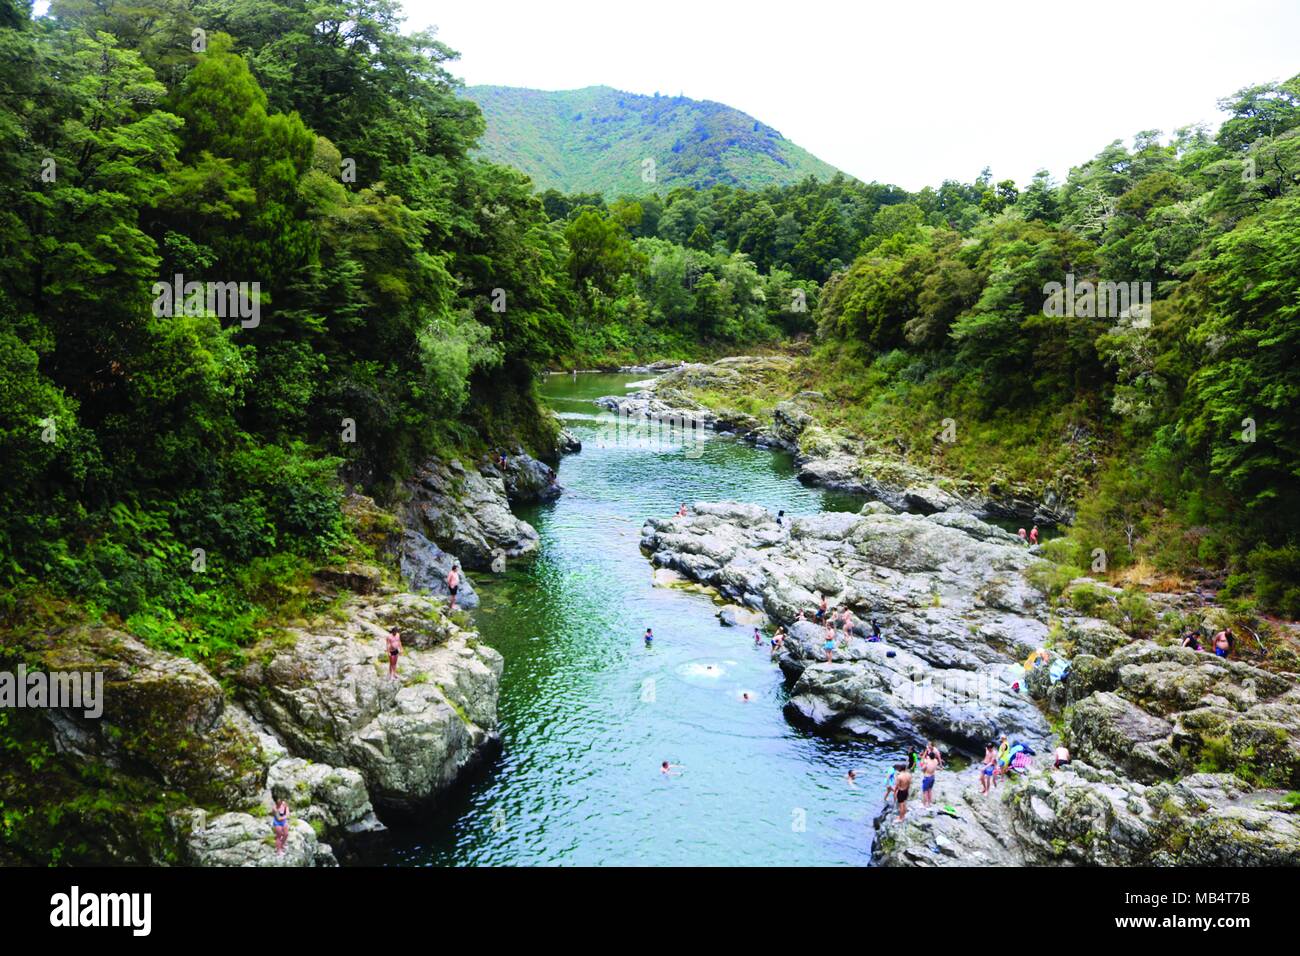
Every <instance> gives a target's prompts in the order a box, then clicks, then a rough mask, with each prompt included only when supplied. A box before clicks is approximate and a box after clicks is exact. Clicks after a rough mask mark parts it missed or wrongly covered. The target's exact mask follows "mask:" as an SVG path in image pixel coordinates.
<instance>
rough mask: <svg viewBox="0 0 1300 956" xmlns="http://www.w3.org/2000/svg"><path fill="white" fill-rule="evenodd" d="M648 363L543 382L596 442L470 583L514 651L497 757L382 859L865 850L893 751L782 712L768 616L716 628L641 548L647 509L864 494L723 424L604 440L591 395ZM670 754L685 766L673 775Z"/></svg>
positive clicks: (815, 505)
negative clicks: (667, 773)
mask: <svg viewBox="0 0 1300 956" xmlns="http://www.w3.org/2000/svg"><path fill="white" fill-rule="evenodd" d="M639 377H640V378H644V376H639ZM637 378H638V376H629V375H605V374H599V375H597V374H585V375H579V376H576V377H569V376H551V377H550V378H548V379H547V380H546V382H545V384H544V386H543V394H544V396H545V398H546V400H547V402H549V403H550V405H551V407H552V408H554V409H555V410H556V411H557V412H559V413H560V415H561V416H562V417H563V418H564V419H565V420H566V424H567V426H568V427H569V428H570V430H572V431H573V432H574V434H576V435H577V436H578V437H579V438H580V439H581V440H582V442H583V449H582V452H581V453H580V454H577V455H570V456H568V457H566V458H565V459H564V461H563V462H562V464H561V465H560V468H559V475H560V483H561V484H562V485H563V486H564V488H565V492H564V494H563V495H562V496H561V497H560V499H559V500H558V501H556V502H554V503H552V504H547V505H543V506H539V507H535V508H527V509H522V510H521V511H520V516H521V517H523V518H524V519H525V520H527V521H529V522H530V523H532V524H533V525H534V526H535V527H536V528H537V531H538V533H539V534H540V536H541V548H540V551H539V553H538V556H537V557H536V558H534V559H531V560H528V561H520V562H516V563H515V564H513V565H512V566H511V567H509V568H508V569H507V571H506V573H505V574H504V575H501V576H499V577H498V578H495V579H493V578H492V577H491V576H490V575H487V574H482V575H479V576H477V577H476V578H475V584H476V585H478V586H479V588H480V594H481V598H482V601H483V604H482V607H481V608H480V609H479V610H478V611H477V612H475V624H476V626H477V628H478V630H479V631H480V633H481V635H482V637H483V639H484V640H485V641H487V642H488V643H489V644H490V645H491V646H493V647H495V648H496V649H497V650H499V651H500V652H501V653H502V655H503V656H504V657H505V671H504V674H503V677H502V682H501V701H500V723H501V736H502V748H501V751H500V753H499V754H498V755H496V756H495V757H494V758H493V759H491V760H490V761H488V763H487V765H486V766H484V767H482V768H481V769H480V770H479V771H478V772H476V773H475V774H474V775H473V777H472V779H471V780H470V781H469V782H468V783H467V784H465V785H463V786H461V787H459V788H458V789H457V791H456V792H454V793H453V794H452V795H451V796H450V797H449V798H448V799H446V800H444V801H443V802H442V804H441V806H440V808H439V810H438V811H437V812H435V813H434V814H433V815H432V816H431V817H430V818H429V819H427V820H425V821H423V822H422V824H421V825H420V826H419V827H418V828H415V829H403V830H401V831H395V832H394V833H393V834H392V839H391V840H390V845H389V848H388V850H387V851H386V853H385V862H388V863H392V864H400V865H436V866H449V865H450V866H464V865H536V864H543V865H645V866H656V865H744V866H753V865H854V864H856V865H861V864H865V863H866V862H867V861H868V858H869V856H870V850H871V841H872V833H873V831H872V826H871V820H872V817H873V816H874V815H875V813H876V812H877V811H878V810H879V808H880V806H881V798H882V794H883V791H884V786H885V775H886V764H887V763H888V762H889V760H888V758H890V757H891V756H892V755H890V754H886V753H882V752H881V751H879V750H877V749H874V748H872V747H871V746H870V745H868V744H864V743H862V742H859V741H852V740H832V739H828V738H826V737H821V736H817V735H815V734H812V733H808V732H805V731H804V730H801V729H799V728H796V727H794V726H792V725H791V724H790V723H789V722H787V720H786V719H785V717H784V716H783V714H782V705H783V704H784V703H785V701H786V698H787V690H786V688H785V686H784V683H783V681H782V677H781V672H780V670H779V669H778V668H777V666H776V665H775V664H774V663H773V662H772V661H771V660H770V659H769V656H768V647H767V646H766V644H764V646H762V647H755V646H754V643H753V637H752V629H743V628H734V627H722V626H720V624H719V622H718V620H717V617H716V612H717V609H718V608H717V605H715V604H714V603H713V601H712V600H711V599H710V598H709V597H708V596H707V595H704V594H700V593H692V592H689V591H685V590H679V589H676V588H663V587H654V586H652V583H651V566H650V563H649V562H648V561H647V560H646V558H645V556H644V555H642V554H641V552H640V549H639V547H638V542H639V539H640V528H641V525H642V522H643V521H644V519H645V518H646V517H647V516H650V515H669V514H672V513H673V512H674V511H676V510H677V507H678V505H679V504H680V503H681V502H682V501H688V502H694V501H723V500H738V501H749V502H755V503H758V504H761V505H764V506H766V507H768V508H772V509H777V508H784V509H785V510H786V512H787V513H790V514H799V513H805V514H806V513H811V512H816V511H819V510H841V511H842V510H847V509H853V510H856V509H857V508H858V507H859V506H860V504H861V501H860V500H857V499H854V498H851V497H848V496H844V495H839V494H836V493H832V492H827V491H822V490H818V489H813V488H808V487H805V486H803V485H801V484H800V483H799V482H798V481H797V480H796V477H795V469H794V467H793V463H792V462H791V460H790V458H789V456H788V455H784V454H782V453H775V452H771V451H766V450H762V449H757V448H754V447H752V446H750V445H748V444H745V443H744V442H741V441H736V440H733V439H730V438H727V437H725V436H712V435H710V436H709V437H708V438H707V440H705V441H704V442H703V443H702V444H700V445H698V446H697V447H694V448H693V450H692V451H691V453H687V451H686V449H684V448H683V447H682V445H681V444H680V443H677V444H674V443H673V442H671V441H661V440H646V441H641V442H637V441H631V440H622V441H610V440H608V434H607V432H606V431H605V430H603V429H602V428H601V427H600V423H599V422H598V420H597V417H596V416H597V413H598V411H599V410H598V409H597V408H596V407H595V406H594V405H593V403H592V400H593V399H595V398H597V397H599V396H601V395H609V394H621V393H623V392H625V391H626V389H627V386H628V385H629V384H630V383H632V382H634V381H636V380H637ZM647 627H653V628H654V633H655V635H656V640H655V642H654V645H653V647H652V648H649V649H647V648H646V647H645V645H644V643H643V641H642V634H643V633H644V631H645V629H646V628H647ZM710 666H711V667H712V669H711V670H710ZM745 692H748V693H749V696H750V700H749V701H748V702H746V701H744V700H743V698H742V695H743V693H745ZM664 760H670V761H672V762H673V763H675V764H681V765H682V766H683V768H684V770H683V771H682V773H681V775H680V776H676V777H672V778H665V777H664V776H663V775H662V774H661V773H660V771H659V766H660V763H661V762H662V761H664ZM850 768H855V769H856V770H857V771H858V774H859V780H858V786H857V787H856V788H855V787H850V786H849V785H848V784H847V782H846V774H847V772H848V770H849V769H850Z"/></svg>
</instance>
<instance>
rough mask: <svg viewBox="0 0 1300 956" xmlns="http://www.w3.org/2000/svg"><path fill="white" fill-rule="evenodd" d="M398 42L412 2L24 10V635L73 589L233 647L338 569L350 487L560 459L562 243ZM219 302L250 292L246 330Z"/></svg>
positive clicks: (19, 527)
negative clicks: (440, 464) (305, 572)
mask: <svg viewBox="0 0 1300 956" xmlns="http://www.w3.org/2000/svg"><path fill="white" fill-rule="evenodd" d="M399 22H400V21H399V14H398V8H397V5H396V4H395V3H392V2H389V0H361V2H347V3H338V4H333V5H330V4H326V5H321V4H308V3H305V2H298V0H283V2H277V3H266V2H248V0H214V2H198V3H190V2H188V0H158V2H153V3H146V4H133V5H125V4H118V3H91V2H83V0H67V2H64V0H56V2H54V3H53V4H52V5H51V8H50V11H49V15H48V16H47V17H44V18H40V19H37V20H32V19H30V10H29V7H28V5H27V4H25V3H22V2H20V0H4V5H3V18H2V20H0V49H2V50H3V55H2V56H0V62H2V63H3V65H2V66H0V70H2V71H3V75H2V76H0V86H3V87H4V89H5V97H4V100H3V102H2V104H0V168H2V169H3V177H2V178H3V183H0V191H2V192H3V196H2V199H0V207H2V208H3V213H0V357H2V358H0V460H2V461H3V463H4V481H3V483H2V488H0V516H2V517H0V584H2V585H3V587H4V589H5V591H4V595H5V597H4V600H3V603H2V604H0V611H7V612H9V613H10V614H11V615H13V618H12V619H11V622H12V621H18V620H22V621H24V622H27V621H30V620H31V618H30V615H29V614H24V613H23V612H22V610H21V609H22V608H23V607H24V606H25V602H30V601H31V600H34V599H40V598H43V597H52V596H60V597H63V598H74V599H76V600H77V601H78V602H81V603H82V604H84V605H85V606H87V607H88V608H90V609H91V610H92V611H95V612H98V613H109V614H112V615H115V616H117V617H119V618H121V619H124V620H125V621H126V622H127V626H128V627H129V628H130V629H131V630H133V631H135V632H136V633H138V634H142V635H146V636H148V637H150V638H151V639H153V640H155V641H156V642H159V643H162V644H165V645H167V646H171V647H174V648H175V649H178V650H184V651H186V652H187V653H195V654H199V655H206V654H209V653H212V652H214V651H216V650H220V649H223V648H230V647H233V646H235V645H238V644H240V643H242V642H244V641H246V640H248V639H249V638H251V636H252V635H253V633H254V632H255V631H256V628H257V625H258V621H259V620H260V619H261V617H262V615H263V613H264V611H265V609H266V607H268V606H271V605H274V604H275V602H276V601H277V600H278V599H279V598H280V597H282V596H283V594H284V593H289V592H286V591H285V590H284V589H286V588H291V587H292V585H293V582H294V581H295V579H296V575H298V574H299V573H300V571H301V569H302V568H303V567H304V566H305V565H304V562H306V561H307V560H308V559H310V558H318V557H319V556H320V555H322V554H325V553H328V552H329V551H331V549H333V548H335V547H336V546H338V544H339V537H340V535H341V534H342V529H341V524H340V514H339V498H340V494H341V491H342V487H343V486H342V484H341V481H340V479H342V480H343V481H348V482H355V483H356V484H357V485H358V486H359V487H360V488H362V489H363V490H366V491H369V492H372V493H376V494H378V495H380V496H383V495H385V494H387V493H388V492H389V491H390V490H391V488H392V487H393V486H394V484H395V482H397V481H398V480H400V479H402V478H404V477H406V476H408V475H409V474H410V470H411V468H412V467H413V465H414V463H415V462H416V461H418V460H419V459H420V457H421V456H422V455H425V454H427V453H428V452H429V451H431V450H433V449H436V448H453V449H454V448H461V447H468V448H473V447H482V446H483V445H484V444H485V443H486V442H488V441H491V440H493V439H498V440H505V439H507V438H509V439H513V438H515V437H518V438H522V439H523V440H524V441H526V442H528V443H530V444H532V445H534V446H537V445H543V444H544V443H545V441H546V440H547V439H548V436H549V435H550V433H551V432H552V431H553V425H552V424H551V423H550V421H549V419H546V418H544V417H542V416H541V415H540V414H539V412H538V409H537V405H536V402H535V399H534V397H533V377H534V375H535V373H536V371H537V369H539V368H540V367H542V366H543V365H545V364H547V363H549V362H551V361H553V360H554V359H555V357H556V356H557V355H559V354H562V353H563V352H565V351H566V350H568V349H569V348H570V347H571V343H572V336H571V327H570V324H569V319H568V316H569V315H570V314H571V312H572V305H571V301H570V299H571V294H570V286H569V283H568V281H567V271H566V268H565V265H566V246H565V240H564V237H563V234H562V231H561V229H560V228H559V227H557V226H554V225H552V224H551V223H550V222H549V221H548V218H547V216H546V215H545V212H544V210H543V207H542V204H541V203H540V201H539V200H538V199H536V198H535V197H534V195H533V190H532V187H531V185H530V184H529V182H528V180H527V179H526V178H525V177H524V176H522V175H521V174H520V173H518V172H515V171H514V170H510V169H507V168H504V167H501V166H496V165H493V164H491V163H487V162H483V161H481V160H478V159H474V158H472V157H471V156H470V153H471V150H472V149H473V147H474V145H475V143H476V142H477V139H478V137H479V135H480V134H481V133H482V129H483V124H482V120H481V118H480V116H479V114H478V111H477V109H476V108H475V107H474V105H473V104H472V103H469V102H467V101H465V100H463V99H460V98H459V97H458V96H457V95H456V91H455V84H454V81H453V80H452V77H451V76H450V74H448V73H447V72H446V69H445V64H446V62H447V61H448V60H449V59H450V58H451V57H452V53H451V52H450V51H449V50H448V49H447V48H446V47H445V46H443V45H442V44H441V43H439V42H437V41H436V40H434V39H433V38H432V36H430V35H424V34H415V35H403V34H402V33H401V32H400V31H399ZM191 282H193V283H198V284H199V285H196V286H195V287H194V289H193V292H192V291H191V289H190V288H188V287H187V284H188V283H191ZM158 283H160V284H161V286H160V287H156V286H155V284H158ZM208 283H244V284H245V285H244V287H243V292H244V294H243V295H241V296H240V297H239V301H238V303H237V305H238V308H235V305H236V303H235V302H234V301H233V300H232V301H231V302H229V303H227V302H225V300H224V299H223V297H222V294H220V293H219V294H218V296H217V297H216V303H215V305H216V306H217V308H215V309H214V301H213V296H212V294H211V287H210V286H209V285H208ZM171 287H176V288H177V289H178V290H179V291H180V292H181V293H182V294H181V295H178V296H176V297H175V301H174V302H172V301H170V300H171V298H172V297H171V295H170V293H169V294H168V296H167V300H168V301H162V296H161V292H160V288H161V290H162V291H168V290H169V289H170V288H171ZM495 290H507V291H506V293H505V295H506V296H507V298H505V299H504V300H502V298H501V296H500V295H498V296H497V298H496V301H497V303H498V307H497V308H494V307H493V295H494V291H495ZM222 305H228V306H230V307H228V308H225V309H223V308H221V306H222ZM195 569H197V570H198V571H201V572H202V573H197V572H196V570H195Z"/></svg>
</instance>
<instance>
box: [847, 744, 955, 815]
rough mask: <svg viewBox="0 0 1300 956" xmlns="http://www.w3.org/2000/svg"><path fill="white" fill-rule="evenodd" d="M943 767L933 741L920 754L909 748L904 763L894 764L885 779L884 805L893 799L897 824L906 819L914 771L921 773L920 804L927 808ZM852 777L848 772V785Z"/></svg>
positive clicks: (941, 755)
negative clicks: (896, 811) (896, 813)
mask: <svg viewBox="0 0 1300 956" xmlns="http://www.w3.org/2000/svg"><path fill="white" fill-rule="evenodd" d="M943 765H944V760H943V754H942V753H941V752H940V751H939V748H938V746H936V745H935V742H934V741H933V740H930V741H927V742H926V745H925V749H924V750H922V751H921V752H920V753H918V752H917V751H916V748H915V747H913V748H911V749H910V750H909V751H908V753H907V761H906V762H905V763H896V764H894V766H893V769H892V770H890V771H889V776H888V777H887V778H886V779H885V804H886V806H888V804H889V798H890V797H893V798H894V805H895V806H896V807H897V808H898V822H899V823H902V822H903V821H904V820H906V819H907V802H908V800H909V799H911V796H912V781H913V775H914V774H915V773H916V771H917V770H920V773H921V804H922V806H927V807H928V806H931V805H932V804H933V803H934V783H935V780H936V779H937V777H938V774H939V770H940V768H942V767H943ZM854 777H855V774H854V773H853V771H849V782H850V783H852V782H853V780H854Z"/></svg>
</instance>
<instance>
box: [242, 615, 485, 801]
mask: <svg viewBox="0 0 1300 956" xmlns="http://www.w3.org/2000/svg"><path fill="white" fill-rule="evenodd" d="M391 597H392V599H389V600H384V599H382V598H381V599H376V600H372V601H364V600H362V599H357V600H355V601H354V602H353V603H352V604H350V605H349V606H347V607H345V608H344V619H343V620H342V621H341V622H339V621H332V622H329V623H328V624H322V625H320V626H319V627H317V628H313V629H302V628H295V629H292V630H290V631H289V632H288V633H287V634H285V635H283V636H281V637H277V638H275V639H272V640H269V641H266V642H263V644H261V645H259V646H258V647H257V648H255V650H254V652H253V653H252V654H251V655H250V657H251V658H252V660H251V661H250V663H249V664H248V665H247V666H246V667H245V668H244V669H243V670H241V671H240V672H239V674H238V678H237V679H238V681H239V684H240V686H241V688H242V689H243V692H242V693H241V695H240V696H241V699H242V700H243V702H244V703H245V705H246V706H247V707H248V709H249V710H250V712H251V713H252V714H253V715H254V716H255V717H256V718H257V719H258V720H259V721H261V722H262V723H263V724H264V725H265V726H267V727H270V728H272V729H273V730H274V732H275V734H276V736H277V737H278V738H279V739H280V740H282V741H284V742H285V744H286V745H287V747H288V748H289V749H290V750H291V751H292V752H293V753H295V754H299V755H303V756H306V757H309V758H310V759H312V760H315V761H321V762H324V763H326V764H330V765H332V766H340V767H354V768H356V769H357V770H358V771H359V772H360V773H361V775H362V777H363V778H364V779H365V782H366V785H367V789H368V791H369V793H370V797H371V799H372V800H373V801H374V802H375V803H376V805H378V806H379V807H380V808H381V809H382V808H384V807H387V808H391V809H395V810H403V811H409V810H414V809H416V808H417V807H419V806H421V805H423V804H426V803H428V802H430V801H431V800H433V799H434V798H436V797H437V796H438V795H439V794H441V793H442V792H443V791H444V790H445V789H446V788H447V787H449V786H450V785H451V784H452V782H453V781H454V780H455V779H456V777H457V775H458V774H459V773H460V772H461V770H462V769H463V768H464V767H465V766H466V765H467V764H469V763H470V762H471V761H472V760H474V759H475V757H476V756H477V755H478V754H479V753H480V752H481V751H482V750H483V749H484V748H485V747H487V746H489V745H491V744H493V743H494V742H495V741H496V739H497V729H496V703H497V687H498V683H499V680H500V676H501V666H502V659H501V655H500V654H498V653H497V652H496V651H494V650H492V649H491V648H489V647H486V646H484V645H482V644H479V643H478V641H477V640H475V639H474V638H473V636H472V635H470V634H469V633H466V632H462V631H460V630H459V629H457V628H456V627H455V625H453V624H450V623H448V622H445V621H442V620H441V617H440V614H439V613H438V608H437V606H436V605H434V604H433V603H432V602H431V601H430V600H429V599H426V598H420V597H418V596H415V595H407V594H398V595H393V596H391ZM419 614H423V615H424V616H425V618H426V619H428V620H430V621H431V622H437V623H430V624H429V625H428V626H426V627H425V629H424V630H422V631H421V630H420V629H419V624H418V621H416V620H413V617H414V616H416V615H419ZM393 626H398V627H403V628H404V632H403V633H404V635H409V636H410V638H411V640H410V643H406V642H405V641H404V643H405V644H406V650H405V651H404V653H403V655H402V657H401V658H400V664H399V679H397V680H390V679H389V677H388V668H387V662H386V659H385V654H384V636H385V634H386V632H387V629H388V628H390V627H393ZM439 641H440V642H439ZM435 642H437V643H435Z"/></svg>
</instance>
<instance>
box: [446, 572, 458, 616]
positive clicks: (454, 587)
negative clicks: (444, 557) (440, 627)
mask: <svg viewBox="0 0 1300 956" xmlns="http://www.w3.org/2000/svg"><path fill="white" fill-rule="evenodd" d="M459 590H460V565H459V564H457V563H456V562H455V561H453V562H452V563H451V570H450V571H448V572H447V591H448V592H449V593H450V594H451V605H450V606H449V607H448V608H447V610H449V611H454V610H456V592H457V591H459Z"/></svg>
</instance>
